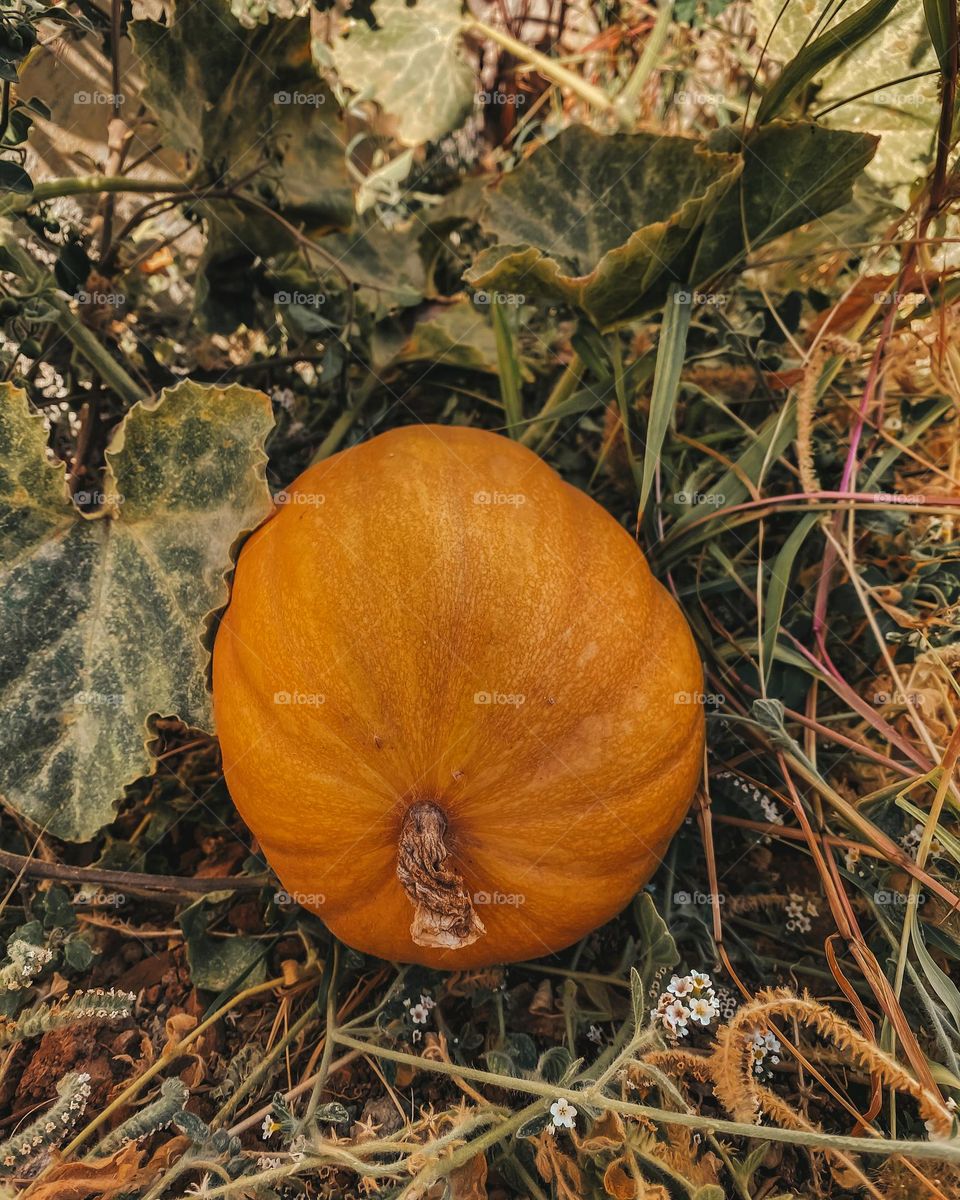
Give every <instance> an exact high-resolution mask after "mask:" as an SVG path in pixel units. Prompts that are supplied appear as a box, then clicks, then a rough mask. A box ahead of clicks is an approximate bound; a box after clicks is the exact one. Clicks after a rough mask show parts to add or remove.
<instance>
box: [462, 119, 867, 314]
mask: <svg viewBox="0 0 960 1200" xmlns="http://www.w3.org/2000/svg"><path fill="white" fill-rule="evenodd" d="M876 140H877V139H876V138H874V137H872V136H870V135H869V134H860V133H847V132H845V131H841V130H828V129H822V128H820V127H819V126H817V125H813V124H810V123H805V122H793V123H786V122H780V121H772V122H770V123H769V124H768V125H765V126H763V127H762V128H761V129H759V130H757V131H755V132H754V133H751V134H749V135H748V136H747V138H746V139H745V140H741V139H740V138H739V137H738V136H737V135H736V134H735V133H734V132H733V131H730V130H725V131H723V132H722V133H721V134H720V135H719V136H716V137H714V138H713V139H711V141H710V142H709V143H708V144H707V145H703V144H702V143H700V142H697V141H695V140H693V139H690V138H658V137H655V136H654V135H652V134H618V135H614V136H612V137H604V136H602V135H600V134H597V133H594V132H593V131H592V130H589V129H587V128H585V127H583V126H573V127H571V128H569V129H567V130H564V132H563V133H561V134H559V135H558V136H557V137H556V138H555V139H554V140H553V141H552V142H549V143H547V144H546V145H543V146H541V147H540V148H539V149H537V150H536V151H535V152H534V154H533V155H531V157H530V158H529V159H528V160H527V161H526V162H524V163H523V164H521V166H519V167H518V168H517V169H516V170H515V171H513V172H512V173H511V174H509V175H507V176H505V177H504V179H503V180H502V181H501V182H500V183H499V184H497V185H495V186H494V187H492V188H490V189H489V192H488V199H487V205H486V208H485V211H484V216H483V218H482V224H483V226H484V228H485V229H486V230H487V232H489V233H491V234H493V235H494V236H496V237H499V238H500V239H502V241H501V243H500V244H498V245H495V246H493V247H491V248H489V249H488V250H485V251H484V252H483V253H482V254H481V255H480V256H479V257H478V259H477V261H476V262H475V263H474V265H473V267H472V268H471V269H470V270H469V271H467V273H466V275H465V276H464V278H465V279H466V280H467V282H469V283H470V284H472V285H473V286H474V287H477V288H483V289H485V290H490V291H501V292H507V293H514V294H517V293H519V294H521V295H525V294H530V295H534V296H537V297H540V298H543V299H547V300H553V301H563V302H565V303H568V304H570V305H572V306H573V307H575V308H577V309H579V310H580V311H582V312H584V313H586V314H587V316H589V317H590V319H591V320H592V321H593V322H594V324H595V325H597V326H598V327H599V328H601V329H606V328H610V327H613V326H615V325H617V324H619V323H621V322H624V321H628V320H631V319H633V318H635V317H638V316H642V315H644V314H646V313H649V312H651V311H653V310H655V309H656V308H658V307H660V305H661V304H662V303H663V301H664V299H665V297H666V293H667V289H668V287H669V285H670V284H671V283H681V284H686V285H687V286H688V287H690V288H695V287H697V286H698V285H700V284H702V283H705V282H706V281H708V280H710V279H712V278H713V277H715V276H716V275H717V274H719V273H720V272H722V271H724V270H726V269H728V268H730V267H733V266H736V265H737V264H738V263H740V262H741V260H742V259H743V257H744V254H745V251H746V247H747V246H749V247H750V248H755V247H757V246H760V245H762V244H763V243H764V242H768V241H770V240H771V239H772V238H774V237H778V236H779V235H780V234H782V233H785V232H787V231H788V230H790V229H794V228H796V227H797V226H799V225H802V224H806V223H807V222H809V221H811V220H814V219H816V218H817V217H819V216H822V215H823V214H824V213H827V212H829V211H830V210H831V209H833V208H836V207H837V206H839V205H840V204H843V203H844V202H845V201H846V200H848V199H849V197H850V193H851V188H852V184H853V180H854V179H855V178H856V176H857V175H858V174H859V173H860V171H861V170H862V169H863V167H864V165H865V164H866V163H867V162H868V161H869V160H870V157H871V156H872V154H873V152H874V150H875V149H876ZM744 227H745V228H746V235H747V236H746V239H745V237H744Z"/></svg>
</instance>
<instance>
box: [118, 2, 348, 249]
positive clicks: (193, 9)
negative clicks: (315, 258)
mask: <svg viewBox="0 0 960 1200" xmlns="http://www.w3.org/2000/svg"><path fill="white" fill-rule="evenodd" d="M130 28H131V36H132V38H133V43H134V47H135V49H136V52H137V58H138V61H139V63H140V66H141V69H142V70H143V73H144V76H145V86H144V89H143V99H144V100H145V102H146V103H147V104H148V105H149V106H150V108H151V109H153V111H154V112H155V113H156V114H157V116H158V117H159V118H160V120H161V122H162V124H163V126H164V128H165V130H166V133H167V136H168V138H169V139H170V141H171V143H172V144H173V145H174V146H176V147H177V148H178V149H180V150H183V151H185V152H187V153H189V154H190V155H192V156H194V157H195V158H198V159H199V160H200V161H201V163H202V164H203V165H204V166H206V167H207V168H208V170H209V171H210V172H211V173H212V175H213V179H214V180H230V181H234V180H239V179H243V178H245V177H247V176H249V175H250V174H251V172H253V171H254V170H255V169H257V168H258V167H260V168H261V171H262V174H261V179H262V180H263V182H264V183H265V184H272V185H273V187H274V188H275V191H276V196H277V200H278V201H279V203H280V206H281V208H282V210H283V211H284V212H285V213H286V215H287V216H288V218H293V219H296V220H298V221H302V222H305V223H306V224H307V225H308V227H310V228H313V229H315V230H316V229H318V228H333V227H341V226H345V225H347V224H349V222H350V220H351V217H352V213H353V193H352V189H351V187H350V182H349V177H348V174H347V169H346V165H345V161H344V149H345V145H344V139H343V136H342V118H341V117H340V116H339V111H338V108H337V105H336V103H335V102H334V100H333V97H332V95H331V94H330V91H329V89H328V88H327V87H326V85H325V84H324V83H323V81H322V80H321V79H320V78H319V76H318V75H317V73H316V71H315V69H314V68H313V66H312V64H311V61H310V54H309V21H308V20H307V19H303V20H300V19H295V20H290V21H283V22H277V23H276V25H275V26H274V27H273V30H274V34H275V42H276V44H275V45H274V46H273V47H272V49H271V51H270V53H269V60H270V61H269V66H268V65H267V63H265V61H264V58H263V54H264V52H265V51H264V48H263V46H262V44H261V35H260V33H259V31H258V30H246V29H243V28H241V26H240V25H239V24H238V23H237V21H236V20H235V18H234V17H233V16H232V15H231V13H230V11H229V9H228V7H227V5H226V4H225V3H223V0H204V2H203V3H202V4H192V5H191V4H188V5H183V6H180V5H178V6H177V9H176V15H175V17H174V20H173V23H172V25H169V26H167V25H159V24H156V23H154V22H153V21H135V22H134V23H133V24H132V25H131V27H130ZM208 211H209V213H210V220H211V221H213V222H216V221H218V220H227V221H228V222H229V223H230V225H231V228H233V227H235V226H236V228H237V234H238V236H240V237H243V238H245V240H246V241H247V243H248V244H251V245H254V246H256V243H254V242H253V241H252V238H253V236H254V233H253V231H251V230H250V229H249V224H250V222H251V221H252V220H253V219H254V218H253V217H252V216H251V215H250V211H249V209H242V210H241V211H240V214H239V215H240V216H243V217H244V219H245V221H246V222H247V225H248V228H247V230H246V231H245V230H244V229H243V227H242V226H240V225H238V224H237V223H236V218H235V217H234V215H233V208H232V207H228V206H227V205H225V204H224V203H222V202H218V203H213V202H210V205H209V209H208ZM258 220H260V221H261V222H262V221H263V220H267V221H268V222H269V218H262V217H261V218H258ZM265 228H266V229H270V230H271V232H272V235H273V237H274V238H275V239H277V238H279V234H280V232H281V231H280V228H279V227H278V226H277V224H276V222H269V224H268V225H266V226H265ZM256 248H257V251H258V252H259V251H260V247H259V246H256Z"/></svg>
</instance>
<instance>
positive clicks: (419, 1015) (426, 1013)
mask: <svg viewBox="0 0 960 1200" xmlns="http://www.w3.org/2000/svg"><path fill="white" fill-rule="evenodd" d="M429 1019H430V1010H429V1008H427V1007H426V1006H425V1005H423V1004H414V1005H413V1006H412V1007H411V1009H410V1020H411V1021H413V1022H414V1024H415V1025H426V1023H427V1021H428V1020H429Z"/></svg>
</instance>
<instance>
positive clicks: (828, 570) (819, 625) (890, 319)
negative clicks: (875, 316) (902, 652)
mask: <svg viewBox="0 0 960 1200" xmlns="http://www.w3.org/2000/svg"><path fill="white" fill-rule="evenodd" d="M915 253H916V247H915V246H913V247H911V249H910V251H909V252H908V254H907V256H906V259H905V260H904V263H903V265H902V267H901V268H900V273H899V275H898V276H897V283H896V289H895V291H894V295H896V293H897V292H899V291H900V289H901V288H902V287H903V282H904V280H905V278H906V276H907V273H908V271H909V270H910V266H911V264H912V262H913V256H914V255H915ZM896 319H897V306H896V304H890V306H889V311H888V312H887V315H886V317H884V321H883V327H882V329H881V330H880V337H879V339H878V340H877V348H876V349H875V350H874V352H873V358H872V359H871V360H870V370H869V371H868V372H867V381H866V384H865V386H864V389H863V395H862V396H861V398H860V405H859V407H858V409H857V415H856V418H855V420H854V423H853V429H852V430H851V432H850V447H849V449H848V450H847V459H846V462H845V463H844V464H843V474H842V475H841V477H840V491H841V492H849V491H850V488H851V487H852V486H853V485H854V484H855V483H856V478H857V455H858V452H859V450H860V440H861V438H862V437H863V429H864V426H865V425H866V423H867V415H868V413H869V412H870V409H871V408H872V406H873V405H874V403H877V402H879V400H880V399H881V397H880V396H879V395H878V393H879V392H880V382H881V374H880V368H881V366H882V364H883V356H884V354H885V352H886V348H887V341H888V340H889V338H890V335H891V333H892V332H893V326H894V323H895V322H896ZM842 520H843V514H842V513H837V515H836V516H835V517H834V518H833V530H834V533H836V534H837V535H838V536H839V532H840V523H841V522H842ZM836 563H837V551H836V548H835V547H834V546H833V545H832V544H831V543H830V542H829V541H828V542H827V545H826V548H825V552H824V555H823V565H822V567H821V569H820V578H819V581H818V583H817V596H816V599H815V601H814V605H813V636H814V639H815V641H816V643H817V648H818V649H819V650H820V652H821V653H822V654H823V655H824V656H826V653H827V646H826V634H827V624H826V620H827V599H828V597H829V595H830V581H831V578H832V577H833V571H834V567H835V566H836Z"/></svg>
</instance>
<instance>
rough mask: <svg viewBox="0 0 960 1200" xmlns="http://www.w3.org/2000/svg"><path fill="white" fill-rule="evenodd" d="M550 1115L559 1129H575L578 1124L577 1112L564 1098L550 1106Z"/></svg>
mask: <svg viewBox="0 0 960 1200" xmlns="http://www.w3.org/2000/svg"><path fill="white" fill-rule="evenodd" d="M550 1115H551V1117H553V1124H554V1126H555V1127H556V1128H557V1129H573V1127H574V1126H575V1125H576V1123H577V1110H576V1109H575V1108H574V1106H573V1105H572V1104H571V1103H570V1101H569V1100H566V1099H564V1097H563V1096H561V1097H560V1099H559V1100H554V1102H553V1103H552V1104H551V1105H550Z"/></svg>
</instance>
